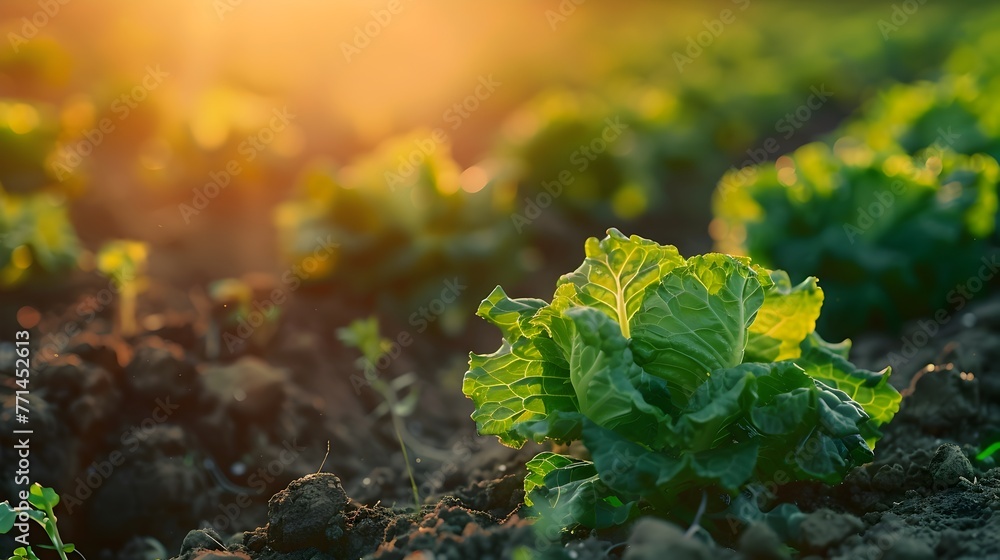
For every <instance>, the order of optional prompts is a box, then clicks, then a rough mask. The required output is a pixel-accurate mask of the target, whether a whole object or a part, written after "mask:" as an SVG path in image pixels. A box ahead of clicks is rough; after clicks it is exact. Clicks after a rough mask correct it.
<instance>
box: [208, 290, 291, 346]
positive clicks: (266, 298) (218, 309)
mask: <svg viewBox="0 0 1000 560" xmlns="http://www.w3.org/2000/svg"><path fill="white" fill-rule="evenodd" d="M273 289H274V282H273V281H272V280H271V278H270V277H267V276H255V275H248V276H245V277H243V278H223V279H221V280H216V281H215V282H212V283H211V284H210V285H209V286H208V297H209V299H211V301H212V308H211V317H210V322H209V330H208V333H207V334H206V340H205V354H206V356H207V357H208V358H209V359H211V360H215V359H218V358H219V356H220V355H221V353H222V350H221V346H222V344H225V346H226V348H227V349H228V350H229V353H230V354H232V353H233V352H235V351H237V350H239V349H240V348H241V347H242V346H243V343H244V341H245V340H247V339H249V340H251V341H252V342H253V343H254V344H255V345H257V346H261V347H262V346H265V345H266V344H267V343H268V342H269V341H270V340H271V339H272V338H273V337H274V335H275V334H276V333H277V331H278V318H279V317H280V316H281V310H280V309H279V308H278V305H277V304H276V303H275V302H274V301H272V300H271V299H270V297H271V296H270V294H271V293H272V292H273ZM257 294H264V295H262V296H261V297H260V298H259V299H258V298H257V297H256V296H257ZM246 333H249V334H246Z"/></svg>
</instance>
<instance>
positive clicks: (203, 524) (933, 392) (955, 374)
mask: <svg viewBox="0 0 1000 560" xmlns="http://www.w3.org/2000/svg"><path fill="white" fill-rule="evenodd" d="M295 317H296V315H295V314H294V313H292V318H293V319H292V324H290V325H287V328H284V329H282V331H281V332H284V333H286V334H284V335H281V336H279V338H278V339H277V340H275V341H273V342H272V344H271V345H270V347H269V349H268V350H267V351H264V350H263V349H260V348H248V349H246V350H245V351H240V352H236V353H233V354H232V355H229V356H226V357H224V358H223V359H216V360H209V359H207V358H206V357H205V355H204V353H203V348H201V346H200V344H201V343H200V342H199V340H201V336H202V333H201V332H200V331H199V330H198V327H197V322H196V321H195V320H193V319H191V318H190V317H184V316H177V317H170V316H168V317H166V319H165V320H164V321H163V325H161V326H160V327H159V328H157V329H155V330H150V331H147V332H145V333H143V334H142V335H140V336H138V337H135V338H132V339H129V340H123V339H121V338H119V337H116V336H114V335H111V334H108V332H109V331H110V329H109V328H108V326H107V323H106V322H104V321H103V319H98V320H97V321H94V322H91V323H90V324H88V325H85V326H84V327H85V328H83V329H81V330H82V332H81V333H80V334H76V335H74V336H72V337H70V340H69V342H68V343H67V344H65V345H64V347H63V348H62V351H61V352H60V356H59V357H58V358H56V359H53V360H51V361H50V362H49V363H48V364H47V365H45V366H43V367H42V368H40V370H39V371H38V372H37V374H35V375H34V376H33V384H34V385H33V391H32V397H31V403H30V407H31V411H32V412H31V414H32V427H33V429H34V434H33V439H32V450H33V451H32V452H33V454H34V458H33V469H37V470H33V475H34V476H35V477H36V479H37V480H39V481H40V482H41V483H43V484H44V485H46V486H53V487H55V488H56V490H57V491H58V492H59V493H60V494H61V495H62V496H63V501H62V503H61V504H60V506H59V509H61V510H62V511H61V512H60V511H58V510H57V513H59V516H60V517H59V522H60V526H61V527H64V535H65V536H66V537H67V540H69V541H72V542H75V543H76V544H77V546H78V547H79V548H80V549H81V550H84V551H86V552H87V553H88V556H89V557H96V558H102V559H106V560H119V559H120V560H126V559H127V560H136V559H138V560H144V559H147V558H148V559H150V560H152V559H155V558H165V557H167V556H169V555H170V554H174V553H176V554H177V556H175V557H174V558H176V559H178V560H194V559H199V560H211V559H216V558H219V559H221V558H244V559H252V560H297V559H317V560H318V559H327V558H362V557H364V558H373V559H399V560H403V559H406V560H416V559H430V558H433V559H442V558H455V559H465V558H573V559H588V558H594V559H596V558H627V559H631V560H639V559H647V558H648V559H658V558H663V557H664V556H663V551H664V550H670V551H671V553H670V558H705V559H709V558H713V559H714V558H753V559H757V558H760V559H779V558H844V559H854V558H871V559H878V558H885V559H921V558H940V559H951V558H968V559H972V558H1000V468H997V467H998V465H1000V463H998V461H1000V454H998V455H996V456H994V457H988V458H984V459H982V460H977V459H976V454H977V453H978V452H979V451H980V450H982V449H983V448H984V447H986V446H987V445H989V444H990V443H992V442H994V441H998V440H1000V297H996V298H993V299H984V301H982V302H978V303H974V304H972V305H970V306H968V307H966V308H964V309H962V310H954V311H951V312H950V315H949V317H950V318H949V320H948V321H947V322H944V323H942V322H937V321H935V322H931V321H930V320H925V321H918V322H914V323H913V324H911V325H908V326H907V328H905V329H904V331H903V333H902V334H901V335H897V336H888V335H885V334H872V335H868V336H863V337H859V338H858V339H857V340H856V341H855V346H854V353H853V355H852V359H853V360H854V361H855V362H856V363H858V364H859V365H862V366H864V367H868V368H872V369H881V368H883V367H885V366H886V365H892V366H893V368H894V373H893V377H892V382H893V384H894V385H895V386H896V387H897V388H899V389H900V390H902V391H903V392H904V394H905V395H906V396H905V398H904V400H903V404H902V407H901V409H900V412H899V414H898V415H897V416H896V418H895V419H894V420H893V422H892V423H890V424H889V425H888V426H885V427H884V437H883V439H882V440H881V441H880V442H879V445H878V447H877V449H876V460H875V462H873V463H871V464H869V465H866V466H864V467H861V468H859V469H856V470H855V471H854V472H852V473H851V474H850V475H849V476H848V478H847V479H846V480H845V481H844V482H843V483H842V484H840V485H837V486H832V487H831V486H826V485H822V484H806V483H795V484H786V485H783V486H777V487H774V488H772V490H773V499H772V500H771V501H770V502H769V504H770V505H774V504H778V503H787V504H794V505H796V506H797V507H798V508H799V509H800V510H801V511H802V512H803V515H802V516H800V517H799V518H798V521H797V522H796V527H795V530H794V531H792V532H791V533H790V534H789V535H786V536H782V537H779V535H778V532H776V531H777V529H774V528H772V527H769V526H768V525H765V524H763V523H754V524H751V525H749V526H740V527H735V532H734V533H733V534H732V535H729V536H728V538H725V539H720V540H719V543H720V544H716V543H713V542H711V540H710V539H708V538H706V537H705V535H704V533H703V532H697V531H696V532H695V534H694V535H693V536H687V535H686V534H685V533H686V531H687V529H688V528H687V527H686V526H678V525H676V524H673V523H670V522H668V521H664V520H657V519H648V518H647V519H642V520H640V521H639V522H637V523H635V524H634V525H633V527H631V528H629V529H627V530H621V531H611V532H600V533H597V532H593V533H588V532H585V531H580V532H577V533H574V534H570V535H563V536H562V538H561V539H558V540H557V542H550V541H548V540H546V539H543V538H541V536H540V535H539V533H538V532H537V531H536V528H535V527H534V526H533V525H532V523H531V522H530V521H529V520H526V519H524V518H523V517H522V512H521V508H522V502H523V491H522V489H521V478H522V477H523V464H524V462H525V460H526V459H528V458H530V456H531V455H532V454H533V453H534V452H536V451H537V449H525V450H520V451H515V450H510V449H506V448H502V447H500V446H498V445H496V444H495V442H493V441H491V440H490V439H488V438H480V437H478V436H475V434H474V433H473V430H474V426H473V425H472V424H473V423H472V422H471V421H469V420H468V413H469V409H470V406H469V404H468V403H467V402H465V400H464V399H463V398H462V396H461V394H460V392H459V391H458V390H457V389H456V387H457V385H456V382H457V380H458V379H460V378H459V377H458V375H460V373H461V364H457V365H456V364H451V365H449V366H447V367H445V368H444V369H445V370H448V372H450V373H448V372H445V373H441V374H435V375H430V376H426V379H425V382H424V383H423V384H422V385H421V389H422V394H421V403H420V406H419V407H418V409H417V412H416V413H415V414H414V416H413V417H411V418H409V419H407V425H408V430H409V431H410V432H411V433H410V437H411V438H412V441H414V442H415V443H416V444H417V445H421V444H422V445H423V447H422V448H421V449H417V450H415V451H414V455H415V456H416V457H420V458H421V462H420V463H418V464H415V476H416V478H417V480H418V481H420V482H421V495H422V497H424V498H425V501H424V504H423V505H422V507H421V510H420V512H419V513H413V512H412V509H413V508H412V494H411V490H410V487H409V480H408V477H407V475H406V469H405V466H404V463H403V459H402V456H401V454H400V453H399V449H398V444H397V443H396V441H395V435H394V433H393V431H392V428H391V424H390V423H389V422H388V421H387V419H386V418H384V417H379V416H378V415H377V414H376V413H375V412H374V411H375V410H376V409H377V406H378V404H379V400H378V398H377V396H375V395H373V394H372V392H371V391H370V390H366V388H364V387H361V388H360V389H359V390H358V391H355V386H353V385H352V384H351V381H350V379H351V377H350V376H351V373H352V372H353V369H352V367H353V366H352V364H351V362H352V361H353V359H352V358H351V357H350V356H344V355H341V354H340V353H337V351H334V350H330V349H329V348H331V345H330V344H328V343H329V342H330V341H329V340H327V339H322V340H320V339H316V335H314V334H312V333H314V332H321V331H322V332H332V329H330V328H327V327H328V325H327V326H325V327H324V328H317V325H313V324H306V323H302V324H297V323H296V322H295V319H294V318H295ZM55 328H57V329H58V328H60V325H56V326H55ZM428 344H430V343H428ZM463 345H466V346H467V343H465V342H463ZM431 358H434V356H430V357H427V359H428V360H431ZM405 360H407V358H405V357H404V358H401V359H400V362H399V363H398V364H395V368H396V370H394V371H399V370H404V369H419V368H418V367H417V363H415V362H407V361H405ZM418 361H419V362H420V363H424V362H423V360H418ZM427 363H430V361H428V362H427ZM329 364H335V365H333V366H331V365H329ZM13 389H14V387H13V385H10V386H9V387H4V389H3V392H0V397H2V398H3V399H4V401H5V403H6V404H5V406H4V407H3V409H2V410H4V411H10V410H12V409H13V406H7V405H10V404H12V403H9V402H6V401H9V400H12V399H13ZM13 422H14V419H13V418H11V417H10V415H9V414H8V413H7V412H4V413H3V415H2V416H0V423H2V424H3V429H0V440H2V441H0V493H2V495H3V496H9V495H11V492H12V489H11V488H8V487H7V486H6V485H8V484H10V481H12V480H13V478H14V477H13V476H12V472H13V466H14V465H15V462H14V461H12V460H10V459H11V458H10V457H9V456H8V455H7V454H9V453H10V450H11V449H13V444H14V443H15V442H13V441H10V440H9V438H10V437H11V436H10V435H9V434H11V430H12V425H13ZM327 441H329V442H330V453H329V457H328V458H327V459H326V461H325V463H324V455H325V454H326V447H327ZM413 458H414V456H411V460H412V459H413ZM321 464H322V467H321V466H320V465H321ZM317 469H319V470H320V471H321V472H318V473H317ZM333 473H335V474H333ZM407 504H411V505H410V507H409V509H406V507H407ZM779 532H780V531H779ZM8 544H9V541H2V540H0V547H2V548H3V549H6V547H7V545H8ZM722 544H725V545H728V547H723V546H722ZM527 550H535V551H536V552H535V553H533V555H529V554H527V552H526V551H527ZM91 555H92V556H91Z"/></svg>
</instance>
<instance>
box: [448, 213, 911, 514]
mask: <svg viewBox="0 0 1000 560" xmlns="http://www.w3.org/2000/svg"><path fill="white" fill-rule="evenodd" d="M658 259H659V260H658ZM822 303H823V292H822V290H821V289H820V287H819V284H818V282H817V280H816V279H814V278H809V279H807V280H806V281H804V282H802V283H800V284H798V285H792V283H791V282H790V280H789V278H788V276H787V275H786V274H784V273H783V272H781V271H768V270H765V269H763V268H760V267H759V266H755V265H753V264H752V263H751V262H750V261H749V260H748V259H745V258H741V257H731V256H728V255H722V254H708V255H701V256H695V257H692V258H690V259H687V260H684V259H682V258H681V257H680V256H679V255H678V254H677V252H676V250H675V249H674V248H673V247H663V246H660V245H657V244H655V243H653V242H651V241H648V240H645V239H641V238H637V237H635V236H633V237H625V236H624V235H622V234H621V233H619V232H617V231H615V230H609V232H608V237H607V238H605V239H604V240H602V241H598V240H596V239H591V240H588V242H587V260H586V261H585V262H584V264H583V265H582V266H581V267H580V268H578V269H577V271H576V272H573V273H571V274H569V275H566V276H564V277H563V278H562V279H561V280H560V282H559V284H558V285H557V287H556V290H555V292H554V294H553V297H552V301H551V303H545V302H543V301H541V300H517V299H511V298H508V297H507V295H506V294H505V293H504V292H503V291H502V290H500V289H499V288H498V289H497V290H495V291H494V292H493V293H492V294H490V297H489V298H487V300H486V301H484V302H483V305H482V306H481V307H480V315H481V316H483V317H484V318H485V319H487V320H488V321H490V322H492V323H494V324H495V325H496V326H497V327H498V328H499V329H500V330H501V334H502V335H503V340H502V342H501V347H500V349H499V350H498V351H497V352H495V353H493V354H489V355H477V354H472V355H471V358H470V363H469V366H470V368H469V371H468V372H467V373H466V376H465V381H464V384H463V392H464V393H465V394H466V395H467V396H469V397H470V398H471V399H472V400H473V402H474V404H475V406H476V408H475V412H474V413H473V415H472V417H473V419H474V420H475V421H476V424H477V427H478V428H479V432H480V433H481V434H491V435H496V436H497V437H498V438H499V439H500V441H501V442H502V443H505V444H507V445H514V446H519V445H521V444H523V443H524V442H525V441H527V440H528V439H532V440H534V441H544V440H552V441H555V442H559V443H569V442H572V441H576V440H579V441H581V442H582V444H583V445H584V447H586V450H587V453H586V456H585V457H583V456H581V457H579V458H577V457H571V456H569V455H559V454H555V453H550V452H544V453H541V454H539V455H538V456H537V457H536V458H535V459H533V460H532V461H530V462H529V463H528V476H527V477H526V478H525V492H526V499H525V500H526V503H528V504H529V505H530V506H531V511H532V512H533V513H534V514H535V515H538V516H539V517H541V520H540V522H541V523H542V526H545V527H557V528H564V527H569V526H572V525H584V526H587V527H609V526H611V525H616V524H621V523H625V522H627V521H628V520H629V519H631V518H632V517H633V516H634V515H636V514H637V512H638V511H640V509H641V510H642V511H650V512H653V513H655V514H657V515H661V516H666V517H670V516H682V515H684V512H693V509H692V508H691V507H690V504H689V503H687V502H686V501H685V500H686V499H687V498H685V496H690V495H691V494H692V492H693V493H696V494H697V493H702V492H711V493H719V492H728V493H730V494H736V493H737V492H739V491H740V490H741V489H743V488H745V487H746V486H747V485H750V484H755V483H756V484H759V481H774V480H779V479H784V480H818V481H823V482H827V483H835V482H838V481H840V480H842V479H843V477H844V476H845V475H846V474H847V472H848V471H849V470H850V469H851V468H853V467H855V466H858V465H861V464H864V463H867V462H870V461H871V460H872V459H873V453H872V448H873V446H874V444H875V441H876V440H877V439H878V436H879V434H878V430H877V427H878V426H879V425H880V424H882V423H885V422H888V421H889V420H890V419H891V418H892V415H893V414H894V413H895V411H896V409H897V408H898V404H899V394H898V393H897V392H896V391H895V389H893V388H892V387H891V386H890V385H888V383H887V382H886V379H887V377H888V371H886V372H883V373H874V372H867V371H865V370H861V369H859V368H856V367H855V366H853V364H851V363H850V361H848V359H847V350H848V349H849V345H848V343H846V342H845V343H842V344H840V345H832V344H829V343H826V342H823V341H822V340H821V339H820V338H819V337H818V336H817V335H816V334H815V332H814V330H813V329H814V326H815V324H816V321H817V318H818V316H819V313H820V307H821V306H822ZM585 459H586V460H585ZM677 521H679V522H682V523H684V524H689V523H691V522H692V521H693V519H689V518H686V519H677Z"/></svg>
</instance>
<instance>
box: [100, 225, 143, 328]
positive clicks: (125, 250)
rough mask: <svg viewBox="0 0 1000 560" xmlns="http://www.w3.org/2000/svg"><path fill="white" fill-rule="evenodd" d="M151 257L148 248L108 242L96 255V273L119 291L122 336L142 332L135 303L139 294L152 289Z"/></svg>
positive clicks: (135, 243)
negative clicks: (106, 278) (147, 264)
mask: <svg viewBox="0 0 1000 560" xmlns="http://www.w3.org/2000/svg"><path fill="white" fill-rule="evenodd" d="M148 253H149V245H147V244H146V243H143V242H141V241H132V240H127V239H119V240H115V241H109V242H107V243H105V244H104V245H103V246H102V247H101V249H100V250H99V251H98V252H97V270H98V271H100V272H101V274H103V275H105V276H107V277H108V278H110V279H111V280H113V281H114V282H115V284H116V286H117V289H118V298H119V299H118V328H119V329H120V330H121V334H122V336H131V335H133V334H135V333H137V332H138V331H139V327H138V324H137V322H136V303H137V299H138V297H139V293H141V292H142V291H143V290H145V289H146V288H147V287H148V285H149V279H148V278H147V277H146V259H147V255H148Z"/></svg>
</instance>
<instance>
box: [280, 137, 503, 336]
mask: <svg viewBox="0 0 1000 560" xmlns="http://www.w3.org/2000/svg"><path fill="white" fill-rule="evenodd" d="M473 175H477V174H476V173H474V174H473ZM512 197H513V191H512V190H511V189H509V188H505V187H504V186H503V185H499V184H496V183H493V182H489V180H488V177H487V178H477V177H475V176H474V177H472V179H467V178H466V176H464V175H463V172H462V169H460V168H459V166H458V164H457V163H456V162H455V161H454V160H453V159H452V158H451V155H450V148H449V146H448V144H447V142H446V141H445V140H444V138H443V133H440V135H438V134H435V133H431V132H429V131H423V132H417V133H415V134H412V135H409V136H405V137H400V138H396V139H393V140H391V141H389V142H387V143H386V144H384V145H382V146H381V147H379V148H378V149H377V150H376V151H375V152H373V153H371V154H369V155H367V156H365V157H362V158H360V159H358V160H357V161H355V162H354V163H353V164H352V165H350V166H349V167H346V168H343V169H341V170H339V171H334V170H332V169H331V168H329V167H325V166H322V165H316V166H313V167H312V168H311V169H309V170H307V171H306V173H305V174H304V176H303V178H302V180H301V183H300V185H299V190H298V194H297V195H295V197H294V198H293V199H291V200H289V201H287V202H285V203H284V204H282V205H281V206H280V207H279V208H278V210H277V212H276V222H277V227H278V232H279V241H280V245H281V248H282V250H283V253H284V255H285V257H286V258H287V259H288V260H289V261H291V262H292V263H293V265H294V266H296V267H297V269H299V270H301V273H302V274H303V275H304V276H305V278H306V281H310V282H328V283H333V284H334V285H335V286H337V287H338V288H341V289H343V290H346V291H347V292H348V293H349V294H351V295H352V296H354V297H355V298H356V299H357V298H360V300H361V301H362V302H363V303H365V304H368V305H376V304H381V305H382V306H383V308H384V310H385V311H386V312H387V313H396V314H397V316H398V314H399V313H401V312H402V313H404V315H402V316H403V317H405V316H406V314H409V313H410V312H412V311H415V310H416V309H417V308H418V307H419V306H420V305H423V304H425V303H426V302H427V301H430V300H432V299H433V298H435V297H437V296H439V295H440V292H441V283H442V281H443V280H444V279H446V278H451V277H455V276H457V277H458V278H460V279H461V281H462V283H463V284H467V285H470V286H483V285H486V284H489V283H490V282H495V277H496V276H497V275H500V276H503V277H506V278H510V277H512V276H516V275H517V273H518V271H519V270H520V269H521V268H522V264H521V263H520V262H519V259H518V253H517V249H518V244H517V242H516V239H515V233H514V230H513V228H512V227H511V225H510V219H509V212H510V210H511V208H512V206H511V204H512V201H513V198H512ZM318 240H331V241H332V243H333V245H334V246H335V250H334V254H333V255H332V256H331V258H328V259H326V260H324V261H322V262H320V263H318V265H317V266H314V267H313V270H308V269H303V268H302V264H303V262H304V261H305V259H306V258H307V257H309V256H310V255H311V254H312V253H313V251H314V249H315V247H316V246H317V243H318ZM464 317H465V313H464V312H463V310H462V309H461V308H460V307H459V306H450V307H449V309H448V310H446V311H445V314H444V316H442V317H441V318H440V320H439V321H437V324H439V325H443V327H442V328H443V329H444V331H445V332H455V331H457V330H458V329H459V328H460V327H461V325H462V324H463V322H464V320H465V319H464Z"/></svg>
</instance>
